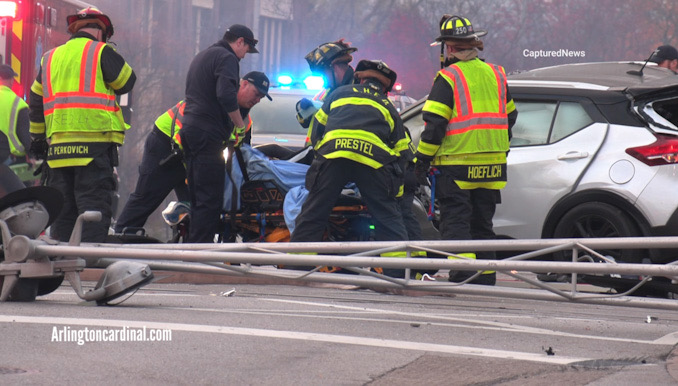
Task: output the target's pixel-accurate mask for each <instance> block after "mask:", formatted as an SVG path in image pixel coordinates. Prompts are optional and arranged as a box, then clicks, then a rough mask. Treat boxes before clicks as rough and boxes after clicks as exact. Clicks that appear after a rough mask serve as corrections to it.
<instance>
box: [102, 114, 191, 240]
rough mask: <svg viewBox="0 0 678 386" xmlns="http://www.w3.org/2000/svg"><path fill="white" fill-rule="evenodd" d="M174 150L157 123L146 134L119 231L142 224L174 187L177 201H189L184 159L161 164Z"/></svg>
mask: <svg viewBox="0 0 678 386" xmlns="http://www.w3.org/2000/svg"><path fill="white" fill-rule="evenodd" d="M171 152H172V145H171V142H170V138H169V137H168V136H167V135H165V134H164V133H163V132H161V131H160V129H158V128H157V127H155V126H154V127H153V130H152V131H151V133H150V134H149V135H148V137H146V143H145V145H144V155H143V157H142V159H141V164H140V165H139V179H138V180H137V185H136V188H135V189H134V192H132V194H130V196H129V199H128V200H127V203H126V204H125V208H124V209H123V210H122V213H120V216H119V217H118V221H117V222H116V224H115V232H116V233H121V232H122V231H123V230H124V229H125V228H141V227H143V226H144V224H145V223H146V220H148V217H149V216H150V215H151V214H152V213H153V212H154V211H155V210H156V209H157V208H158V206H160V204H162V202H163V200H164V199H165V198H166V197H167V195H168V194H170V192H171V191H172V190H174V192H175V193H176V195H177V200H179V201H188V200H189V196H188V187H187V186H186V168H185V167H184V164H183V163H182V162H181V159H180V158H179V157H177V158H173V159H171V160H169V161H168V162H166V163H165V164H163V165H162V166H161V165H160V162H161V161H163V160H165V159H166V158H167V157H168V156H169V155H170V153H171Z"/></svg>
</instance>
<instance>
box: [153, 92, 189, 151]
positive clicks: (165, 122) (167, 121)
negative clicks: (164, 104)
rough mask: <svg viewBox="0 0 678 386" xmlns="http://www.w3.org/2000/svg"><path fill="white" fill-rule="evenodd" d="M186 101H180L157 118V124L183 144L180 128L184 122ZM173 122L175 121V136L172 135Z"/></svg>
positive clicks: (167, 134)
mask: <svg viewBox="0 0 678 386" xmlns="http://www.w3.org/2000/svg"><path fill="white" fill-rule="evenodd" d="M185 107H186V102H184V101H179V103H177V104H176V105H174V107H172V108H170V109H169V110H167V111H166V112H165V113H164V114H162V115H161V116H159V117H158V119H156V120H155V126H156V127H157V128H158V129H160V131H162V132H163V133H164V134H165V135H166V136H168V137H170V138H172V137H173V138H174V141H175V142H176V143H178V144H180V145H181V138H180V137H179V130H181V127H182V126H183V122H184V108H185ZM172 123H174V136H172Z"/></svg>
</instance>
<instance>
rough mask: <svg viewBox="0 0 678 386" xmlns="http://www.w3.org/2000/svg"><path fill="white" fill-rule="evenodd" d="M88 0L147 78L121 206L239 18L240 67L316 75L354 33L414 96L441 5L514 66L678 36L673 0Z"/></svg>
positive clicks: (602, 53) (583, 57) (641, 55)
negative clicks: (192, 73)
mask: <svg viewBox="0 0 678 386" xmlns="http://www.w3.org/2000/svg"><path fill="white" fill-rule="evenodd" d="M89 2H90V3H92V4H94V5H96V6H98V7H99V8H100V9H101V10H102V11H103V12H104V13H107V14H108V15H110V16H111V19H112V21H113V24H114V26H115V35H114V36H113V39H112V40H113V42H114V43H115V44H116V47H117V49H118V51H119V52H120V53H121V54H122V55H123V56H124V57H125V58H126V59H127V61H128V62H129V63H130V65H131V66H132V67H133V68H134V70H135V72H136V74H137V77H138V80H137V84H136V86H135V89H134V92H133V103H134V115H133V118H132V122H131V124H132V128H131V129H130V131H129V132H128V135H127V138H126V140H125V141H126V142H125V145H124V146H123V147H122V149H121V165H120V167H119V175H120V180H121V185H120V188H119V193H120V196H121V201H122V202H121V207H120V208H122V204H124V202H125V201H126V199H127V197H128V196H129V193H130V191H131V190H132V189H133V188H134V184H135V183H136V178H137V173H138V172H137V167H138V164H139V162H140V160H141V154H142V150H143V142H144V140H145V136H146V135H147V134H148V132H149V131H150V130H151V128H152V127H153V122H154V121H155V119H156V118H157V117H158V116H159V115H160V114H162V113H163V112H164V111H166V110H167V109H168V108H170V107H171V106H173V105H174V104H175V103H176V102H177V101H179V100H180V99H182V98H183V92H184V83H185V75H186V71H187V68H188V65H189V64H190V61H191V59H192V58H193V56H194V55H195V54H196V53H197V52H198V51H199V50H202V49H204V48H206V47H208V46H209V45H211V44H213V43H215V42H216V41H217V40H219V39H220V38H221V36H222V35H223V33H224V31H225V29H226V28H227V27H228V26H229V25H231V24H234V23H241V24H246V25H248V26H250V27H252V29H253V30H254V32H255V36H256V37H257V38H259V39H260V43H259V45H258V48H260V51H262V53H261V54H254V55H248V56H247V57H246V58H245V59H244V60H242V61H241V74H244V73H245V72H246V71H250V70H263V71H265V72H267V74H268V75H269V77H270V78H271V80H274V79H275V77H276V73H277V72H290V73H293V74H295V75H298V76H301V75H303V74H305V73H306V74H307V72H308V66H307V64H306V62H305V61H304V59H303V56H304V55H305V54H306V53H307V52H308V51H310V50H311V49H312V48H314V47H315V46H317V45H318V44H321V43H324V42H328V41H334V40H337V39H338V38H345V39H346V40H347V41H350V42H351V43H352V45H354V46H356V47H358V48H359V50H358V51H357V52H356V53H355V54H354V58H355V59H354V62H353V64H354V65H355V64H356V63H357V61H358V60H360V59H381V60H384V61H385V62H387V63H388V64H389V66H391V67H392V68H393V69H394V70H395V71H396V72H397V73H398V80H399V81H400V82H401V83H402V84H403V87H404V89H405V90H406V93H407V94H408V95H410V96H412V97H414V98H421V97H423V96H425V95H426V93H427V92H428V89H429V88H430V86H431V84H432V80H433V77H434V75H435V72H436V71H437V70H438V69H439V67H440V59H439V58H440V47H439V46H438V47H431V46H430V43H431V42H433V41H434V39H435V38H436V37H437V36H438V35H439V30H438V23H439V20H440V18H441V15H442V14H444V13H447V14H456V15H462V16H465V17H467V18H469V19H470V20H471V22H472V23H473V25H474V27H475V28H476V29H485V30H487V31H488V34H487V35H486V36H485V37H484V38H483V41H484V43H485V49H484V51H482V52H481V54H480V57H481V58H483V59H485V60H487V61H488V62H492V63H496V64H499V65H502V66H504V67H505V68H506V71H507V72H514V71H522V70H529V69H534V68H538V67H544V66H550V65H557V64H564V63H579V62H597V61H617V60H622V61H629V60H636V61H644V60H645V59H647V57H648V56H649V55H650V54H651V52H652V51H653V50H654V49H655V48H656V47H657V46H659V45H661V44H671V45H674V46H678V2H677V1H675V0H630V1H624V2H620V1H617V0H512V1H508V0H489V1H488V0H483V1H481V0H461V1H456V2H450V1H439V0H432V1H424V0H343V1H336V0H315V1H314V0H248V1H246V0H237V1H236V0H117V1H110V0H91V1H89ZM257 6H259V7H260V8H255V7H257ZM264 8H266V9H264ZM276 14H279V15H282V16H280V17H279V18H278V17H277V16H276ZM256 15H259V17H257V16H256ZM262 15H266V16H262ZM554 53H556V55H555V56H554ZM538 55H542V57H537V56H538ZM545 55H549V57H545ZM264 102H265V101H264ZM264 102H262V103H264ZM255 108H257V107H255ZM290 113H291V114H294V112H290ZM255 126H256V122H255ZM168 201H169V200H168ZM148 225H149V226H148V227H147V228H148V231H149V233H150V234H151V235H153V236H155V237H158V238H160V239H161V240H163V241H164V240H165V239H167V238H168V234H167V233H166V226H164V224H163V223H162V220H161V219H160V216H159V211H158V212H157V215H154V216H152V219H151V220H149V224H148Z"/></svg>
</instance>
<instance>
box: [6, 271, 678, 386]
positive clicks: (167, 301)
mask: <svg viewBox="0 0 678 386" xmlns="http://www.w3.org/2000/svg"><path fill="white" fill-rule="evenodd" d="M179 278H180V277H176V278H174V279H179ZM164 280H165V281H168V280H169V281H172V280H171V278H170V277H165V278H164ZM173 281H175V283H153V284H151V285H149V286H147V287H144V288H142V289H141V290H139V291H138V292H137V293H136V294H134V295H133V296H131V297H129V298H127V299H120V300H119V302H120V304H118V305H117V306H113V307H110V306H109V307H101V306H94V305H92V304H89V303H85V302H82V301H80V300H79V298H78V297H77V296H76V295H75V293H74V292H73V291H72V290H71V289H70V287H68V286H62V287H60V288H59V289H58V290H57V291H55V292H54V293H52V294H50V295H47V296H43V297H39V298H38V300H37V301H35V302H32V303H4V304H2V305H1V306H0V307H1V308H0V309H1V310H2V311H1V312H0V336H1V337H2V338H1V339H2V342H3V346H4V347H3V350H2V353H0V383H1V384H19V383H20V384H47V383H49V384H135V385H136V384H149V385H155V384H158V385H160V384H163V385H166V384H189V383H190V384H229V385H319V384H322V385H405V384H408V385H409V384H421V385H439V384H449V385H490V384H492V385H495V384H496V385H542V384H545V383H549V382H550V383H556V384H558V385H620V384H625V385H628V384H630V385H634V384H638V385H641V384H642V385H647V384H653V385H671V384H676V383H677V381H676V379H678V378H676V377H677V376H678V371H676V369H678V365H677V364H676V363H677V362H678V359H677V358H676V357H675V356H674V354H673V349H674V346H675V344H676V343H678V315H676V314H675V312H673V311H664V310H653V309H650V310H648V309H638V308H629V307H618V306H599V305H584V304H572V303H558V302H548V301H536V300H525V299H505V298H494V297H487V296H470V295H455V294H424V293H416V292H410V293H405V294H403V293H402V292H401V293H397V294H396V293H395V292H396V291H382V292H375V291H372V290H367V289H361V288H357V287H355V286H347V285H327V284H313V285H306V286H293V285H278V284H267V285H262V284H247V283H242V282H230V283H229V282H222V283H220V284H183V283H176V281H180V280H173ZM88 284H89V285H94V283H93V282H90V283H88ZM515 285H516V283H515V282H514V281H512V280H511V279H510V278H508V277H500V280H499V283H498V286H499V287H501V286H507V287H509V286H515ZM116 331H117V332H116ZM97 334H98V335H97ZM151 334H154V335H153V336H151ZM163 334H164V335H163ZM168 334H169V335H168ZM78 338H80V340H81V344H79V342H78Z"/></svg>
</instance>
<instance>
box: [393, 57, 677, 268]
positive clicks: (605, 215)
mask: <svg viewBox="0 0 678 386" xmlns="http://www.w3.org/2000/svg"><path fill="white" fill-rule="evenodd" d="M641 65H642V63H628V62H625V63H622V62H614V63H587V64H569V65H561V66H554V67H548V68H542V69H537V70H531V71H526V72H522V73H518V74H515V75H509V77H508V79H509V89H510V92H511V95H512V96H513V99H514V101H515V103H516V107H517V109H518V112H519V114H518V121H517V122H516V124H515V126H514V127H513V139H512V140H511V150H510V152H509V156H508V184H507V186H506V188H505V189H504V190H502V202H501V204H499V205H498V206H497V212H496V215H495V217H494V229H495V232H496V233H497V235H498V236H499V237H510V238H521V239H536V238H561V237H562V238H569V237H633V236H659V235H678V193H676V191H677V190H678V76H676V75H675V74H673V73H672V72H671V71H669V70H666V69H663V68H658V67H657V66H655V65H652V64H649V65H648V66H646V67H645V68H644V69H643V70H642V74H638V72H639V70H640V68H641ZM422 106H423V101H420V102H419V103H418V104H417V105H415V106H414V107H413V108H410V109H409V110H407V111H405V112H404V113H403V119H404V120H405V125H406V126H407V127H408V128H409V129H410V131H411V132H412V135H413V139H414V141H415V142H418V140H419V135H420V134H421V131H422V130H423V120H422V118H421V107H422ZM674 252H675V251H674ZM604 253H607V254H609V255H610V256H612V257H614V258H615V259H617V260H618V261H626V262H640V261H642V260H643V259H644V258H650V259H651V260H652V261H653V262H667V261H669V260H671V261H672V260H675V254H672V253H671V252H670V251H668V250H656V251H650V253H648V251H639V250H624V251H622V250H617V251H604Z"/></svg>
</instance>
